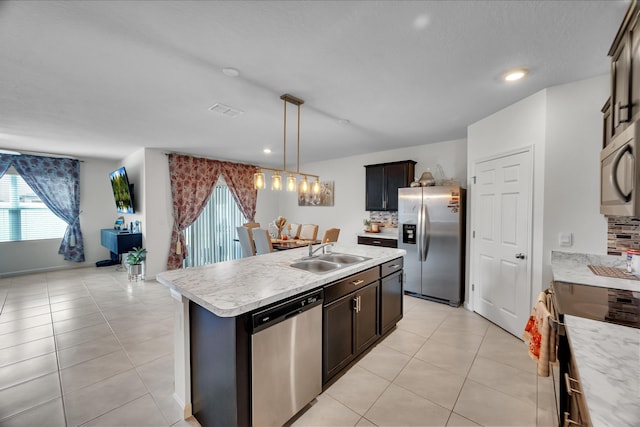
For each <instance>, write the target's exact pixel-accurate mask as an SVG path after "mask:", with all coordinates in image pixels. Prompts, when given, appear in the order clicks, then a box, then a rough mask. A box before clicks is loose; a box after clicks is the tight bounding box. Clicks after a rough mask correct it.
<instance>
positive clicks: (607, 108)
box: [601, 97, 613, 148]
mask: <svg viewBox="0 0 640 427" xmlns="http://www.w3.org/2000/svg"><path fill="white" fill-rule="evenodd" d="M601 111H602V148H604V147H606V146H607V145H609V143H610V142H611V136H612V135H613V122H612V120H611V97H609V98H608V99H607V102H605V103H604V105H603V106H602V110H601Z"/></svg>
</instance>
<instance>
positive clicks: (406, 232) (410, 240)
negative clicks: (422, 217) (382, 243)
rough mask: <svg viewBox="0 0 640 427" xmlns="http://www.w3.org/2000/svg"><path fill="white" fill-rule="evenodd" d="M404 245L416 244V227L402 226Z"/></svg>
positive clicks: (413, 225) (410, 225) (412, 225)
mask: <svg viewBox="0 0 640 427" xmlns="http://www.w3.org/2000/svg"><path fill="white" fill-rule="evenodd" d="M402 243H407V244H409V245H415V244H416V225H415V224H402Z"/></svg>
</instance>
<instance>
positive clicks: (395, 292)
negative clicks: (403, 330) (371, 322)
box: [380, 271, 403, 335]
mask: <svg viewBox="0 0 640 427" xmlns="http://www.w3.org/2000/svg"><path fill="white" fill-rule="evenodd" d="M402 294H403V288H402V272H401V271H398V272H397V273H394V274H392V275H390V276H387V277H385V278H383V279H382V280H381V281H380V328H381V331H380V333H381V334H382V335H384V334H386V333H387V332H389V331H390V330H391V329H393V327H394V326H395V325H396V323H398V321H400V319H402V302H403V296H402Z"/></svg>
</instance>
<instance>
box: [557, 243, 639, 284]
mask: <svg viewBox="0 0 640 427" xmlns="http://www.w3.org/2000/svg"><path fill="white" fill-rule="evenodd" d="M589 265H601V266H605V267H617V268H624V269H626V268H627V262H626V257H624V256H612V255H593V254H580V253H572V252H560V251H552V252H551V270H552V271H553V280H555V281H558V282H567V283H579V284H582V285H591V286H600V287H604V288H614V289H624V290H627V291H636V292H640V281H639V280H631V279H616V278H613V277H604V276H598V275H596V274H593V272H592V271H591V270H590V269H589V267H588V266H589Z"/></svg>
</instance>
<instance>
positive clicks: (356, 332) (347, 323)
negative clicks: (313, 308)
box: [323, 280, 379, 382]
mask: <svg viewBox="0 0 640 427" xmlns="http://www.w3.org/2000/svg"><path fill="white" fill-rule="evenodd" d="M324 331H325V333H324V345H323V351H324V357H323V360H324V367H323V378H324V382H326V381H327V380H328V379H330V378H331V377H333V376H334V375H335V374H337V373H338V372H340V371H341V370H342V369H343V368H345V367H346V366H347V365H348V364H349V362H351V361H352V360H353V359H354V358H355V357H356V356H357V355H359V354H360V353H361V352H362V351H364V350H366V349H367V348H368V347H369V346H370V345H371V344H373V343H374V342H375V341H376V340H377V339H378V336H379V334H378V281H377V280H376V281H375V282H373V283H371V284H370V285H368V286H365V287H364V288H361V290H359V291H357V292H352V293H350V294H348V295H345V296H343V297H342V298H340V299H338V300H336V301H334V302H332V303H330V304H328V305H326V306H325V307H324Z"/></svg>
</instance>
